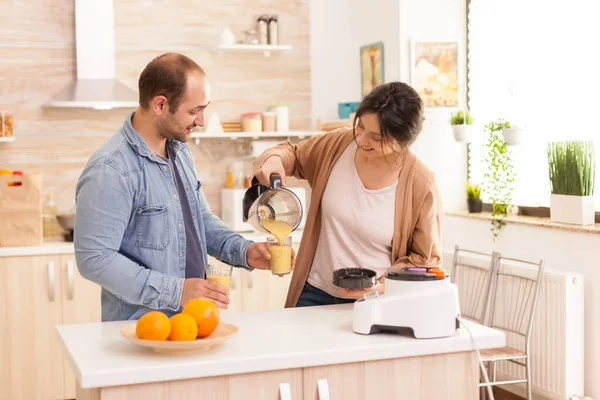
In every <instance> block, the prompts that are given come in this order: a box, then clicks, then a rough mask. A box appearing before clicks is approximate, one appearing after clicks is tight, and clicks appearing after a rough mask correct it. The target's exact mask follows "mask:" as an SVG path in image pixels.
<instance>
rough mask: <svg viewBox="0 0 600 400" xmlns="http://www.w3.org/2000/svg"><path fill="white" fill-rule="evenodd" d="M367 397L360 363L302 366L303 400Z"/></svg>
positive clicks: (359, 398) (351, 399)
mask: <svg viewBox="0 0 600 400" xmlns="http://www.w3.org/2000/svg"><path fill="white" fill-rule="evenodd" d="M367 398H369V397H365V379H364V366H363V365H362V364H361V363H352V364H338V365H325V366H322V367H312V368H304V400H324V399H344V400H364V399H367ZM382 399H383V397H382Z"/></svg>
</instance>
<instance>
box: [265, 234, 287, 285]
mask: <svg viewBox="0 0 600 400" xmlns="http://www.w3.org/2000/svg"><path fill="white" fill-rule="evenodd" d="M267 247H268V248H269V253H270V254H271V273H272V274H273V275H279V276H283V275H286V274H289V273H290V272H292V237H291V236H286V237H285V238H284V239H283V243H281V244H280V243H279V240H277V239H276V238H275V237H273V236H269V237H267Z"/></svg>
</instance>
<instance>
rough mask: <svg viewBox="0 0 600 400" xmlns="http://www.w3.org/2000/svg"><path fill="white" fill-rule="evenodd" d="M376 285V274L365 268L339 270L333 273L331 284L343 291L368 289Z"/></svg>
mask: <svg viewBox="0 0 600 400" xmlns="http://www.w3.org/2000/svg"><path fill="white" fill-rule="evenodd" d="M376 283H377V273H376V272H375V271H373V270H372V269H367V268H341V269H337V270H335V271H333V284H334V285H335V286H337V287H341V288H344V289H369V288H372V287H373V286H375V284H376Z"/></svg>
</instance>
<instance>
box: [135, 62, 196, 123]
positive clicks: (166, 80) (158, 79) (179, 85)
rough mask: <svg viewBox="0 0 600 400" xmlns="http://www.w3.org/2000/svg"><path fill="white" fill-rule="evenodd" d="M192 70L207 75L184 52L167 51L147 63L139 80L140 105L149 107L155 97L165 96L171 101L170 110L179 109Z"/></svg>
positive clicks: (172, 111)
mask: <svg viewBox="0 0 600 400" xmlns="http://www.w3.org/2000/svg"><path fill="white" fill-rule="evenodd" d="M191 71H197V72H200V73H201V74H202V75H205V73H204V70H203V69H202V68H201V67H200V66H199V65H198V64H196V63H195V62H194V61H193V60H192V59H191V58H189V57H186V56H184V55H183V54H177V53H166V54H162V55H160V56H158V57H156V58H154V59H153V60H152V61H150V62H149V63H148V65H146V68H144V70H143V71H142V73H141V75H140V79H139V80H138V89H139V92H140V106H142V108H145V109H148V108H149V107H150V102H151V101H152V99H153V98H154V97H156V96H165V97H166V98H167V100H168V102H169V111H170V112H171V113H174V112H175V111H177V108H178V107H179V104H181V100H183V95H184V94H185V87H186V84H187V76H188V74H189V72H191Z"/></svg>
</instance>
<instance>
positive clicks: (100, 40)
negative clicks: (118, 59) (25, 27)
mask: <svg viewBox="0 0 600 400" xmlns="http://www.w3.org/2000/svg"><path fill="white" fill-rule="evenodd" d="M114 26H115V23H114V7H113V0H75V40H76V44H75V46H76V52H77V79H76V80H75V81H74V82H72V83H71V84H70V85H68V86H67V87H65V88H63V89H62V90H60V91H59V92H57V93H56V94H55V95H54V97H53V98H52V99H51V100H50V101H48V102H47V103H46V104H44V107H52V108H93V109H97V110H109V109H112V108H135V107H137V106H138V94H137V93H136V92H135V91H134V90H132V89H130V88H129V87H127V86H126V85H124V84H123V83H121V82H119V81H118V80H116V79H115V30H114Z"/></svg>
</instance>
